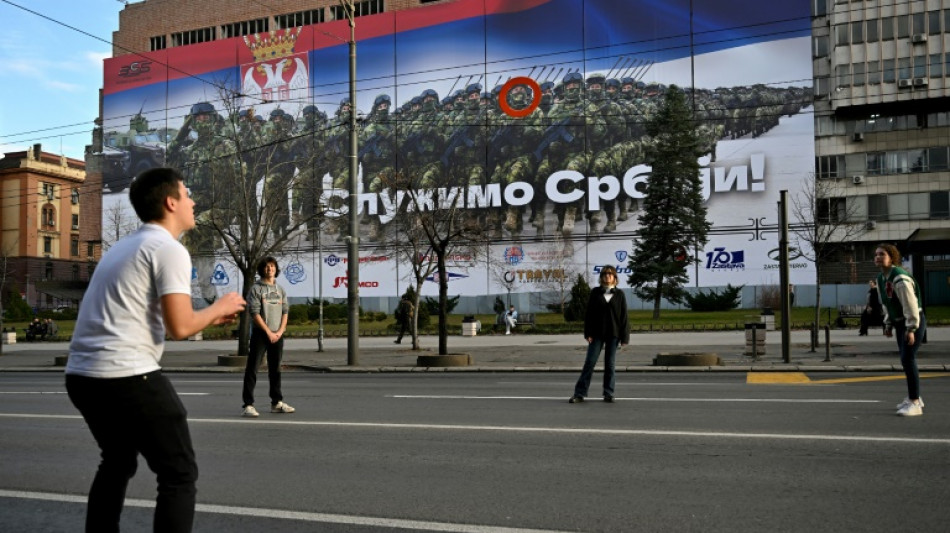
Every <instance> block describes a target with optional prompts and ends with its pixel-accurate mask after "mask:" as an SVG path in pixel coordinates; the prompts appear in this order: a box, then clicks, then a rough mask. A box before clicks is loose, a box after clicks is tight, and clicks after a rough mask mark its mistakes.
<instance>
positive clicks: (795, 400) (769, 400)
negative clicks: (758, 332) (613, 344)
mask: <svg viewBox="0 0 950 533" xmlns="http://www.w3.org/2000/svg"><path fill="white" fill-rule="evenodd" d="M387 397H388V398H402V399H413V400H417V399H418V400H548V401H552V400H563V399H564V398H563V397H562V396H553V397H552V396H448V395H443V396H440V395H434V394H390V395H387ZM614 400H616V401H618V402H624V401H626V402H631V401H632V402H703V403H707V402H752V403H880V402H879V401H878V400H836V399H832V398H826V399H822V398H668V397H662V398H656V397H650V398H621V397H619V396H615V397H614ZM591 401H595V402H596V401H600V399H599V398H594V399H593V400H591Z"/></svg>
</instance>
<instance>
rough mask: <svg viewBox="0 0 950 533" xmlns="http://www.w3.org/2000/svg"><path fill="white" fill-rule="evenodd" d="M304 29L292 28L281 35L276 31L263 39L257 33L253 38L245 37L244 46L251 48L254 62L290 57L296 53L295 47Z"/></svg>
mask: <svg viewBox="0 0 950 533" xmlns="http://www.w3.org/2000/svg"><path fill="white" fill-rule="evenodd" d="M301 31H303V28H297V32H296V33H294V29H293V28H291V29H289V30H287V31H285V32H284V33H281V34H280V35H278V34H277V32H276V31H273V30H272V31H270V32H268V33H267V34H265V35H264V36H263V37H261V34H259V33H255V34H254V35H253V36H250V37H249V36H247V35H245V36H244V44H246V45H247V47H248V48H250V50H251V53H252V54H253V55H254V62H256V63H259V62H261V61H267V60H268V59H274V58H278V57H289V56H291V55H293V53H294V45H295V44H296V43H297V37H299V36H300V32H301Z"/></svg>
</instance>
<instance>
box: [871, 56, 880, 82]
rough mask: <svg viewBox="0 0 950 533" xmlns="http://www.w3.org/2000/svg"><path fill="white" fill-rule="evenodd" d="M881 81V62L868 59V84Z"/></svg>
mask: <svg viewBox="0 0 950 533" xmlns="http://www.w3.org/2000/svg"><path fill="white" fill-rule="evenodd" d="M879 83H881V64H880V62H878V61H876V60H875V61H868V85H877V84H879Z"/></svg>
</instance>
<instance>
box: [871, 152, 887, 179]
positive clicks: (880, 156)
mask: <svg viewBox="0 0 950 533" xmlns="http://www.w3.org/2000/svg"><path fill="white" fill-rule="evenodd" d="M867 172H868V174H869V175H871V176H880V175H882V174H884V152H871V153H869V154H867Z"/></svg>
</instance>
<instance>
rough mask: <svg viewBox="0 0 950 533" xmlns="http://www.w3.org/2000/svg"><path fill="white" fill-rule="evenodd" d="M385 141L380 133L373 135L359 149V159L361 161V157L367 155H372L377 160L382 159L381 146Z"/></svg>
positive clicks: (384, 137)
mask: <svg viewBox="0 0 950 533" xmlns="http://www.w3.org/2000/svg"><path fill="white" fill-rule="evenodd" d="M386 141H387V139H386V136H385V135H383V134H382V133H374V134H373V136H372V137H370V138H369V139H367V140H366V142H364V143H363V147H362V148H360V151H359V154H358V157H359V159H360V160H362V159H363V156H365V155H366V154H369V153H372V154H373V155H374V156H376V157H377V158H378V157H382V155H383V147H382V146H381V145H382V144H383V143H385V142H386Z"/></svg>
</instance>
